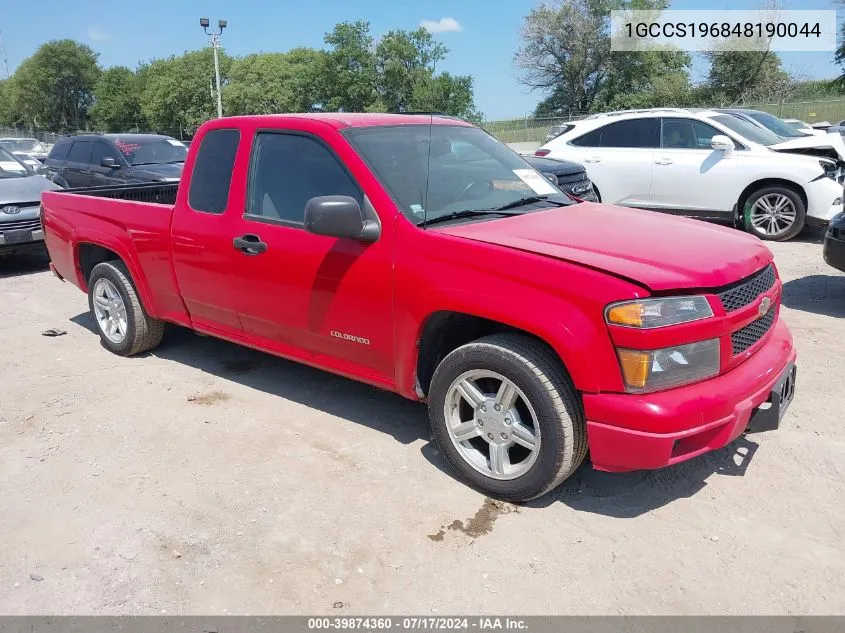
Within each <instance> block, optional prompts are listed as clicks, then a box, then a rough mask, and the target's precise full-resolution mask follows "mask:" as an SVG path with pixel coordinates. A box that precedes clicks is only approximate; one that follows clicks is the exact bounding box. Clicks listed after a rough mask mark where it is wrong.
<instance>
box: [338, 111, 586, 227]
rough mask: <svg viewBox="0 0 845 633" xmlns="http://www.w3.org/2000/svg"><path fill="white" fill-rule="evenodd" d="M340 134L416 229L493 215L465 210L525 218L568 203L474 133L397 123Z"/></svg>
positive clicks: (520, 162)
mask: <svg viewBox="0 0 845 633" xmlns="http://www.w3.org/2000/svg"><path fill="white" fill-rule="evenodd" d="M344 134H345V136H346V138H347V139H348V140H349V142H350V143H351V144H352V146H353V147H354V148H355V149H356V150H357V151H358V153H359V154H360V155H361V157H362V158H363V159H364V161H365V162H366V163H367V164H368V165H369V166H370V168H371V169H372V170H373V172H374V173H375V175H376V176H377V177H378V178H379V180H380V181H381V183H382V184H383V185H384V187H385V188H386V189H387V190H388V192H389V193H390V195H391V196H392V197H393V200H394V201H395V202H396V204H397V205H398V206H399V208H400V210H401V211H402V212H403V213H404V214H405V216H406V217H408V218H409V219H410V220H411V221H412V222H414V223H416V224H421V223H423V222H431V221H432V220H434V219H437V218H445V216H452V215H453V214H454V215H455V217H460V218H461V219H468V218H478V219H491V218H494V217H499V216H497V215H495V214H492V213H491V214H490V215H484V214H483V213H470V212H483V211H493V210H496V209H503V208H507V209H509V210H510V211H509V213H508V215H512V214H513V212H522V213H527V212H529V211H531V210H537V209H538V205H540V206H546V203H547V202H548V205H551V206H562V205H568V204H575V202H574V201H573V200H572V199H571V198H569V197H568V196H567V195H566V194H564V193H563V192H562V191H560V190H559V189H558V188H557V186H556V185H553V184H552V183H551V182H550V181H549V180H548V179H547V178H546V177H545V176H543V175H542V174H541V173H540V172H538V171H536V170H535V169H534V168H533V167H531V165H529V164H528V163H527V162H525V161H524V160H523V159H522V158H521V157H520V156H519V155H518V154H516V153H515V152H513V151H512V150H510V149H509V148H508V147H507V146H505V145H503V144H502V143H500V142H499V141H497V140H495V139H494V138H493V137H492V136H490V135H489V134H487V133H486V132H484V131H482V130H480V129H478V128H475V127H468V126H456V125H439V124H438V125H397V126H384V127H369V128H348V129H347V130H345V131H344ZM522 200H525V204H521V202H520V201H522ZM464 212H466V213H464Z"/></svg>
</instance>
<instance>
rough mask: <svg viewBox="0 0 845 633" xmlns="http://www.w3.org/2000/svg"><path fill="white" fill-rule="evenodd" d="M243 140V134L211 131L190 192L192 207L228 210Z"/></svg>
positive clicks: (199, 158) (192, 177) (217, 211)
mask: <svg viewBox="0 0 845 633" xmlns="http://www.w3.org/2000/svg"><path fill="white" fill-rule="evenodd" d="M240 139H241V133H240V132H239V131H238V130H230V129H223V130H211V131H210V132H208V133H207V134H206V135H205V136H203V137H202V143H201V144H200V148H199V151H198V153H197V159H196V161H194V171H193V173H192V174H191V189H190V191H189V192H188V204H189V205H190V206H191V208H192V209H194V210H195V211H204V212H205V213H223V211H225V210H226V203H227V202H228V200H229V185H230V184H231V182H232V168H233V167H234V165H235V154H237V153H238V143H239V142H240Z"/></svg>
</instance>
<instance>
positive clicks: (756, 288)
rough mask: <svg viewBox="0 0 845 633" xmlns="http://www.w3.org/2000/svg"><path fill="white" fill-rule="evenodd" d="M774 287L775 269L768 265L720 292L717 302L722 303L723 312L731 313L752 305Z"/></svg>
mask: <svg viewBox="0 0 845 633" xmlns="http://www.w3.org/2000/svg"><path fill="white" fill-rule="evenodd" d="M774 285H775V269H774V267H773V266H772V265H771V264H769V265H768V266H766V267H765V268H764V269H763V270H761V271H760V272H758V273H755V274H754V275H752V276H751V277H749V278H748V279H745V280H743V281H741V282H740V283H739V284H738V285H736V286H734V287H732V288H728V289H727V290H724V291H722V292H720V293H719V295H718V296H719V301H721V302H722V306H724V308H725V312H733V311H734V310H739V309H740V308H742V307H745V306H747V305H748V304H750V303H752V302H753V301H754V300H755V299H756V298H757V297H759V296H760V295H761V294H763V293H764V292H766V291H767V290H771V288H772V286H774Z"/></svg>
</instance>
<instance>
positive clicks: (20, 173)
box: [0, 147, 29, 178]
mask: <svg viewBox="0 0 845 633" xmlns="http://www.w3.org/2000/svg"><path fill="white" fill-rule="evenodd" d="M28 175H29V172H28V171H27V170H26V167H25V166H24V164H23V163H21V162H20V161H19V160H18V159H17V158H15V156H13V155H12V154H11V153H9V152H7V151H6V150H5V149H3V148H2V147H0V178H23V177H25V176H28Z"/></svg>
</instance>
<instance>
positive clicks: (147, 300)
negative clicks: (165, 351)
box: [74, 234, 157, 316]
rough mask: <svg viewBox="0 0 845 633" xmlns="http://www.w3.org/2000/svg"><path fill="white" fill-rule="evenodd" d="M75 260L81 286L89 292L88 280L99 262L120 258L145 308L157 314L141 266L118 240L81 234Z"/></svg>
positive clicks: (75, 241)
mask: <svg viewBox="0 0 845 633" xmlns="http://www.w3.org/2000/svg"><path fill="white" fill-rule="evenodd" d="M74 260H75V265H76V272H77V277H78V282H79V284H78V285H79V287H80V289H82V290H83V291H84V292H88V280H89V279H90V277H91V271H93V270H94V267H95V266H96V265H97V264H100V263H102V262H107V261H111V260H118V261H120V262H122V263H123V265H124V266H125V267H126V270H127V272H128V273H129V280H130V281H131V282H132V284H133V285H134V286H135V289H136V290H137V292H138V298H139V299H140V301H141V305H142V306H143V308H144V310H146V311H147V313H148V314H150V315H151V316H156V314H157V312H156V311H155V310H154V309H153V308H154V302H153V301H152V295H151V294H150V289H149V287H148V286H147V283H146V279H145V278H144V276H143V274H142V272H141V267H140V266H139V264H138V262H137V261H136V260H135V258H134V257H132V255H131V253H130V251H129V250H128V249H127V248H125V247H124V245H123V244H121V243H120V242H119V241H118V240H115V239H110V238H109V237H108V236H105V235H101V234H98V235H79V236H75V238H74Z"/></svg>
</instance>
